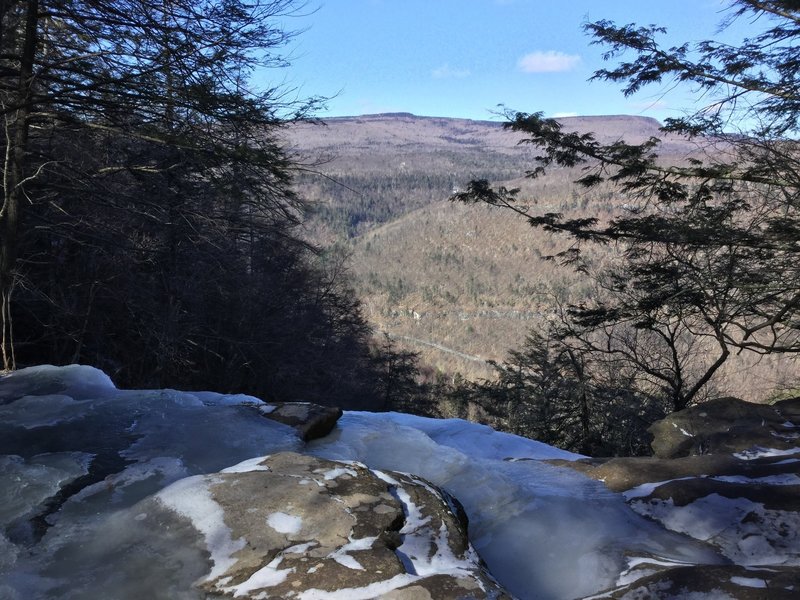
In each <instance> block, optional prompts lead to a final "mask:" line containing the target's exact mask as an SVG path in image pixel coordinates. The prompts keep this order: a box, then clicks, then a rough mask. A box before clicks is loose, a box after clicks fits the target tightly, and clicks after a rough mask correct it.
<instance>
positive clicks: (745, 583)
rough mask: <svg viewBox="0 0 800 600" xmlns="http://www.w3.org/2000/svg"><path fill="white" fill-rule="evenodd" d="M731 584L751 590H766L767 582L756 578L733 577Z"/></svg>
mask: <svg viewBox="0 0 800 600" xmlns="http://www.w3.org/2000/svg"><path fill="white" fill-rule="evenodd" d="M731 583H733V584H735V585H741V586H742V587H750V588H766V587H767V582H766V581H765V580H763V579H756V578H755V577H731Z"/></svg>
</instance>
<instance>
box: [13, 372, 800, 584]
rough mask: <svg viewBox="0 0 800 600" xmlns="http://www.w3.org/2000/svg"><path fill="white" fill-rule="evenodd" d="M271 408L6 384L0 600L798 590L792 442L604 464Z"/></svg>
mask: <svg viewBox="0 0 800 600" xmlns="http://www.w3.org/2000/svg"><path fill="white" fill-rule="evenodd" d="M286 410H288V411H289V412H290V413H292V415H293V418H294V416H296V415H295V413H298V414H299V413H300V412H303V411H304V410H305V409H303V410H295V409H294V408H292V407H289V408H288V409H286ZM286 410H284V412H286ZM272 412H275V410H274V409H273V408H272V407H270V406H268V405H266V404H264V403H263V402H261V401H260V400H258V399H256V398H252V397H248V396H239V395H237V396H230V395H221V394H215V393H211V392H192V393H184V392H177V391H174V390H156V391H141V390H139V391H131V390H127V391H126V390H117V389H116V388H115V387H114V386H113V384H112V383H111V381H110V380H109V379H108V377H106V376H105V375H104V374H102V373H101V372H99V371H97V370H95V369H91V368H88V367H64V368H55V367H37V368H33V369H25V370H22V371H19V372H16V373H13V374H11V375H8V376H4V377H2V378H0V598H3V599H5V598H15V599H16V598H18V599H25V600H27V599H35V598H59V599H60V598H76V599H77V598H81V599H84V598H97V599H100V598H102V599H107V598H120V599H128V598H130V599H134V598H135V599H137V600H138V599H140V598H164V599H167V598H169V599H175V598H177V599H184V598H185V599H195V598H209V597H237V598H296V599H303V598H305V599H311V598H319V599H323V598H329V599H339V598H341V599H347V600H355V599H358V598H365V599H366V598H387V599H395V600H398V599H416V598H435V599H440V598H445V599H446V598H492V597H497V598H502V597H505V596H504V594H505V593H506V592H504V591H503V590H504V589H505V590H507V592H508V593H509V594H511V595H513V596H516V597H518V598H521V599H545V600H546V599H549V598H553V599H569V598H581V597H585V596H590V595H593V594H601V595H605V596H606V597H620V598H622V597H640V596H641V595H642V594H645V596H643V597H660V596H659V594H660V593H661V592H659V590H661V591H662V592H663V597H680V596H679V595H675V594H677V593H678V592H673V591H674V590H679V589H685V585H684V584H685V582H686V581H689V580H690V579H691V578H690V577H688V576H687V575H686V573H687V570H691V569H696V570H697V571H696V572H697V573H700V572H702V573H704V574H705V575H704V577H700V576H699V575H698V577H697V578H696V579H697V581H698V586H699V587H697V590H698V593H701V592H702V590H705V589H706V588H708V589H712V588H714V586H717V587H718V588H719V589H720V590H725V592H724V593H726V594H729V595H731V594H732V596H733V597H748V596H746V595H739V592H741V593H742V594H745V592H747V593H751V594H756V593H760V592H763V589H761V588H760V587H759V586H762V582H763V585H765V586H768V587H769V589H770V592H771V593H772V590H773V589H780V590H784V591H786V592H787V593H788V592H790V591H791V590H789V588H790V587H791V586H793V585H794V584H793V583H792V581H794V580H793V579H792V577H793V573H794V572H795V570H796V566H797V556H798V553H797V535H796V532H797V531H798V530H800V528H798V525H800V523H798V522H796V515H797V514H798V513H797V512H796V510H795V508H794V505H793V504H792V502H793V499H792V498H793V494H795V491H794V488H795V478H796V477H797V471H796V470H795V466H796V464H797V463H800V457H795V456H794V451H795V450H796V449H794V450H793V449H792V448H790V447H788V446H787V445H785V444H784V445H782V446H773V447H770V446H764V445H762V446H760V447H754V448H748V449H745V450H740V451H737V452H735V453H733V454H731V453H728V454H724V453H721V454H719V455H714V456H713V457H708V456H694V457H687V458H681V459H677V460H676V461H672V462H671V461H665V460H661V461H659V462H652V463H650V464H649V466H646V467H643V466H642V465H641V464H639V463H634V462H630V463H627V464H626V463H624V462H615V461H611V462H608V463H606V464H604V465H599V466H598V465H597V464H596V463H592V464H583V463H582V462H581V458H582V457H579V456H577V455H574V454H570V453H567V452H563V451H561V450H557V449H555V448H552V447H550V446H546V445H544V444H541V443H539V442H535V441H532V440H526V439H523V438H519V437H516V436H512V435H507V434H502V433H498V432H495V431H493V430H492V429H490V428H488V427H485V426H480V425H476V424H472V423H467V422H464V421H460V420H434V419H425V418H421V417H414V416H409V415H403V414H396V413H383V414H377V413H366V412H348V413H345V414H344V415H343V416H342V417H341V418H340V419H339V421H338V423H337V424H336V426H335V427H334V428H333V430H332V431H331V432H330V433H329V434H328V435H326V436H324V437H322V438H319V439H316V440H314V441H312V442H308V443H305V442H303V441H302V440H301V438H300V435H302V433H301V429H300V428H299V425H301V424H298V423H296V422H294V421H293V422H292V426H289V425H286V424H282V423H278V422H275V421H272V420H269V419H268V418H265V416H269V414H270V413H272ZM310 412H313V411H310ZM310 412H309V414H310ZM790 424H792V423H791V422H790V420H787V421H786V422H784V423H783V427H784V429H783V430H782V431H784V430H785V431H784V433H786V432H789V433H791V430H792V427H790V426H789V425H790ZM326 427H327V426H326ZM687 431H688V430H687ZM299 432H300V433H299ZM789 433H786V434H787V435H789ZM776 439H777V438H776ZM787 440H788V438H786V439H783V440H782V441H784V442H785V441H787ZM779 441H781V440H779ZM553 460H558V461H561V462H562V464H561V465H560V466H557V465H554V464H551V463H550V461H553ZM654 460H658V459H654ZM681 461H684V462H685V465H683V466H681V465H680V464H679V463H681ZM703 461H705V462H703ZM564 465H573V466H575V467H578V468H580V469H582V470H583V471H586V473H582V472H579V471H578V470H576V469H573V468H566V467H565V466H564ZM676 465H678V466H676ZM587 475H589V476H588V477H587ZM599 479H603V480H605V482H603V481H600V480H599ZM690 480H693V481H694V483H692V484H691V485H689V483H687V484H685V485H684V484H682V483H681V482H682V481H687V482H689V481H690ZM456 499H457V500H456ZM464 516H466V517H468V520H469V527H468V535H469V539H467V538H466V537H465V526H464V524H465V522H466V519H464V518H463V517H464ZM487 569H488V572H487ZM748 569H749V570H752V573H750V571H748ZM769 572H772V573H775V575H774V576H770V575H768V573H769ZM488 573H491V576H490V575H489V574H488ZM748 573H750V574H749V575H748ZM493 578H494V579H495V580H496V581H497V583H495V582H494V580H493ZM701 584H702V585H701ZM723 584H724V585H723ZM636 586H638V587H636ZM681 586H684V587H683V588H681ZM703 586H705V587H703ZM776 586H777V587H776ZM701 587H702V590H701ZM714 589H716V588H714ZM637 590H638V591H637ZM670 590H673V591H670ZM731 590H733V591H731ZM736 590H739V591H736ZM742 590H744V591H742ZM748 590H749V591H748ZM690 591H691V590H690ZM670 593H672V594H673V596H669V594H670ZM626 594H633V595H628V596H626ZM636 594H639V596H636ZM648 594H649V595H648ZM701 597H702V596H701ZM720 597H725V596H720ZM752 597H759V596H757V595H755V596H752ZM775 597H780V596H775Z"/></svg>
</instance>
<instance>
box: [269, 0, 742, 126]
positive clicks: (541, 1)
mask: <svg viewBox="0 0 800 600" xmlns="http://www.w3.org/2000/svg"><path fill="white" fill-rule="evenodd" d="M727 4H728V3H727V2H725V1H724V0H613V1H612V0H566V1H554V0H326V1H325V0H322V1H320V2H316V3H314V2H313V0H312V4H310V5H309V7H308V10H306V13H305V14H304V15H301V16H296V17H292V18H288V19H286V20H285V25H284V26H285V27H286V28H287V29H290V30H298V29H303V30H305V31H303V32H302V33H301V34H299V35H298V36H297V37H296V38H295V39H294V41H293V42H292V43H291V45H290V47H289V48H288V49H287V50H288V52H289V53H290V55H291V60H292V66H291V67H290V68H289V69H288V70H287V71H286V72H285V73H281V74H280V76H281V77H285V78H286V83H287V85H289V86H291V87H293V88H297V90H298V91H299V94H300V95H301V96H313V95H322V96H334V97H333V98H332V99H331V100H330V101H329V102H328V108H327V110H325V111H321V112H320V113H319V115H318V116H321V117H327V116H344V115H359V114H369V113H380V112H411V113H414V114H417V115H428V116H446V117H464V118H471V119H492V118H497V117H495V116H493V115H492V111H496V110H497V106H498V105H499V104H503V105H505V106H507V107H509V108H512V109H514V110H521V111H525V112H533V111H543V112H545V114H547V115H548V116H559V115H572V114H579V115H603V114H636V115H646V116H653V117H656V118H659V119H663V118H664V117H667V116H677V115H678V114H681V111H683V110H685V109H687V108H692V102H694V101H695V97H694V96H693V95H692V94H691V90H683V92H680V91H677V92H676V91H673V92H672V93H668V94H666V95H664V94H663V90H658V89H655V88H653V89H646V90H645V91H644V92H643V93H641V94H639V95H637V96H636V97H632V98H624V97H623V96H622V94H621V93H620V92H619V88H618V86H616V85H614V84H609V83H605V82H592V83H589V82H587V79H588V78H589V77H590V76H591V74H592V73H593V72H594V71H595V70H596V69H597V68H600V67H601V66H602V65H603V61H602V52H603V50H602V48H601V47H599V46H592V45H590V39H589V38H588V37H587V36H586V35H585V34H584V33H583V31H582V28H581V26H582V24H583V23H585V22H587V21H596V20H599V19H602V18H607V19H611V20H613V21H615V22H616V23H618V24H622V23H630V22H636V23H638V24H658V25H663V26H665V27H667V28H668V29H669V36H668V37H667V38H666V43H667V44H668V45H672V44H676V43H680V42H683V41H691V40H701V39H709V38H712V39H714V38H717V39H718V38H719V37H720V35H723V36H731V35H735V34H737V33H741V32H742V31H747V29H748V28H750V27H752V26H753V25H752V24H751V23H749V22H748V21H746V20H744V21H743V20H740V21H737V22H736V23H735V25H734V27H733V28H731V29H729V30H726V31H725V32H723V33H722V34H720V32H719V23H720V22H721V21H722V20H723V19H724V18H725V17H726V15H728V14H729V12H727V11H724V8H725V7H726V6H727ZM314 7H317V10H316V11H314V12H313V13H312V14H308V12H309V10H310V9H313V8H314ZM272 75H275V73H273V74H272Z"/></svg>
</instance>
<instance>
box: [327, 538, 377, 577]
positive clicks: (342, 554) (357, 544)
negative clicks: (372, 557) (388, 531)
mask: <svg viewBox="0 0 800 600" xmlns="http://www.w3.org/2000/svg"><path fill="white" fill-rule="evenodd" d="M377 539H378V538H377V537H365V538H359V539H357V540H354V539H353V538H352V537H351V538H349V541H348V542H347V543H346V544H344V545H343V546H341V547H340V548H338V549H337V550H336V551H335V552H332V553H331V554H329V555H328V558H332V559H333V560H335V561H336V562H337V563H339V564H340V565H342V566H343V567H347V568H348V569H353V570H354V571H363V570H364V567H362V566H361V563H359V562H358V561H357V560H356V559H355V558H353V557H352V556H350V554H349V553H350V552H355V551H358V550H369V549H370V548H372V544H374V543H375V540H377Z"/></svg>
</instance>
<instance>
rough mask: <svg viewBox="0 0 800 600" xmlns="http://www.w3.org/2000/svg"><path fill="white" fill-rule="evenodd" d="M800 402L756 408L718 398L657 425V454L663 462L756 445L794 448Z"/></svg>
mask: <svg viewBox="0 0 800 600" xmlns="http://www.w3.org/2000/svg"><path fill="white" fill-rule="evenodd" d="M799 417H800V400H797V399H792V400H783V401H781V402H776V403H775V404H770V405H766V404H755V403H752V402H745V401H744V400H739V399H738V398H717V399H715V400H709V401H708V402H703V403H702V404H698V405H697V406H693V407H691V408H687V409H685V410H681V411H678V412H675V413H672V414H671V415H669V416H667V417H666V418H664V419H662V420H661V421H657V422H656V423H654V424H653V425H652V426H651V427H650V429H649V431H650V433H651V434H652V435H653V442H652V444H651V446H652V448H653V453H654V454H655V455H656V456H657V457H659V458H679V457H682V456H690V455H695V454H724V453H734V452H740V451H744V450H748V449H750V448H754V447H762V448H776V449H781V450H785V449H790V448H793V447H795V446H796V445H797V443H798V439H800V428H799V427H798V426H799V425H800V418H799Z"/></svg>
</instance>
